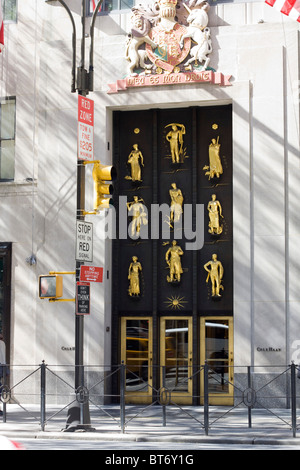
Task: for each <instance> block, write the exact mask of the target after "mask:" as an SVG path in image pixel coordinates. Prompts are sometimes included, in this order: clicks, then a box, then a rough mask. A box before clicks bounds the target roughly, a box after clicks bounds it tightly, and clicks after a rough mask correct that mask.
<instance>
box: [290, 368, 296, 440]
mask: <svg viewBox="0 0 300 470" xmlns="http://www.w3.org/2000/svg"><path fill="white" fill-rule="evenodd" d="M291 413H292V430H293V437H296V430H297V417H296V365H295V364H294V362H292V365H291Z"/></svg>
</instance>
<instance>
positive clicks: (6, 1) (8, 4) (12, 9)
mask: <svg viewBox="0 0 300 470" xmlns="http://www.w3.org/2000/svg"><path fill="white" fill-rule="evenodd" d="M17 2H18V0H1V3H2V12H3V19H4V22H14V23H16V21H17Z"/></svg>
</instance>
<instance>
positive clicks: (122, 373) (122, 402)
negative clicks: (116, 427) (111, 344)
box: [120, 361, 126, 434]
mask: <svg viewBox="0 0 300 470" xmlns="http://www.w3.org/2000/svg"><path fill="white" fill-rule="evenodd" d="M125 378H126V366H125V364H124V361H122V364H121V366H120V420H121V430H122V433H123V434H124V432H125Z"/></svg>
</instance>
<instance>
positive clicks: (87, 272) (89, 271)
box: [80, 266, 103, 282]
mask: <svg viewBox="0 0 300 470" xmlns="http://www.w3.org/2000/svg"><path fill="white" fill-rule="evenodd" d="M80 281H81V282H103V268H99V267H97V266H80Z"/></svg>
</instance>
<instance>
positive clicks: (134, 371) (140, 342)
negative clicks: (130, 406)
mask: <svg viewBox="0 0 300 470" xmlns="http://www.w3.org/2000/svg"><path fill="white" fill-rule="evenodd" d="M121 341H122V347H121V360H122V361H124V364H125V365H126V378H125V394H126V402H127V403H147V402H148V401H151V398H152V319H151V318H148V317H147V318H146V317H143V318H133V317H124V318H122V320H121Z"/></svg>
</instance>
